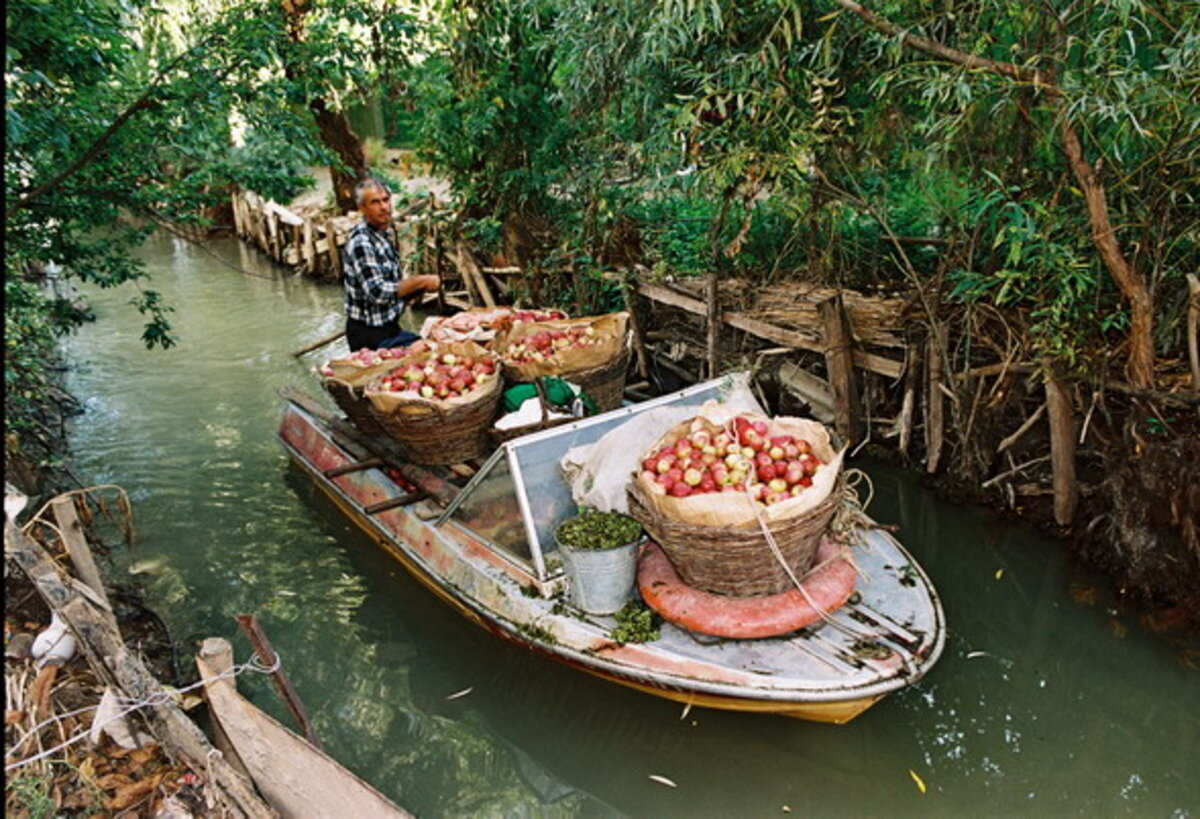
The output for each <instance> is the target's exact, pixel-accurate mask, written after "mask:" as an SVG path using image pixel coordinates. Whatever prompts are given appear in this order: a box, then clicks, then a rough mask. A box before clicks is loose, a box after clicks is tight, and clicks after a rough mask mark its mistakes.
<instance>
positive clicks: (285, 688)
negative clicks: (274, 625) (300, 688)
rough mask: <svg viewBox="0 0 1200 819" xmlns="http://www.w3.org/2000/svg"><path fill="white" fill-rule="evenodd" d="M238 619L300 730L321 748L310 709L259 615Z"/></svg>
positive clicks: (311, 742) (238, 617) (316, 746)
mask: <svg viewBox="0 0 1200 819" xmlns="http://www.w3.org/2000/svg"><path fill="white" fill-rule="evenodd" d="M237 621H238V625H239V626H241V627H242V631H244V632H245V633H246V637H247V638H249V640H250V645H252V646H253V647H254V653H255V654H256V655H258V661H259V663H261V664H262V665H264V666H266V667H267V668H268V669H270V671H268V672H267V675H268V676H269V677H270V678H271V683H272V684H273V685H274V686H275V690H276V691H278V692H279V696H280V697H282V698H283V704H284V705H286V706H287V709H288V711H290V712H291V714H292V717H293V718H294V719H295V720H296V723H297V724H298V725H299V726H300V730H302V731H303V732H304V737H305V739H307V740H308V743H309V744H310V745H312V746H313V747H314V748H320V747H321V741H320V740H319V739H317V732H316V730H314V729H313V725H312V720H310V719H309V718H308V709H307V708H305V707H304V703H303V702H302V701H301V700H300V695H299V694H297V693H296V689H295V688H294V687H293V686H292V681H291V679H289V678H288V675H287V673H286V672H285V671H284V670H283V662H282V658H281V657H280V656H279V652H277V651H276V650H275V647H274V646H272V645H271V641H270V640H268V639H267V634H266V632H264V631H263V630H262V626H261V625H259V623H258V617H256V616H255V615H254V614H239V615H237Z"/></svg>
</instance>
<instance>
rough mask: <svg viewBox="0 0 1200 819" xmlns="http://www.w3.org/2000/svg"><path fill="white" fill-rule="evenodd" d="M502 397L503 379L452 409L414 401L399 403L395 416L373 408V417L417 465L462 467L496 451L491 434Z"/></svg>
mask: <svg viewBox="0 0 1200 819" xmlns="http://www.w3.org/2000/svg"><path fill="white" fill-rule="evenodd" d="M501 393H502V389H501V379H500V378H499V377H497V378H493V379H492V380H491V381H489V382H488V384H487V386H486V387H483V388H481V389H480V390H479V395H478V396H475V397H474V399H473V400H472V401H470V402H468V403H463V404H455V405H448V404H445V403H443V402H438V401H427V400H423V399H419V398H414V399H411V400H402V401H397V402H396V404H395V408H394V409H393V410H392V411H391V412H382V411H381V410H380V409H379V408H378V407H377V406H375V405H374V404H371V415H372V416H373V417H374V418H375V420H376V421H377V422H379V425H380V426H381V427H383V430H384V432H386V433H387V434H388V435H390V436H391V437H392V438H393V439H394V440H395V441H396V442H397V443H399V444H400V448H401V449H402V450H403V452H404V455H405V457H406V458H408V460H410V461H412V462H413V463H415V464H423V465H425V466H438V465H446V464H456V463H462V462H463V461H469V460H471V459H473V458H482V457H484V456H486V455H487V454H488V453H489V452H491V451H492V442H491V439H490V438H489V437H488V431H489V430H490V429H491V426H492V422H493V421H494V420H495V417H496V411H497V409H498V408H499V406H500V396H501Z"/></svg>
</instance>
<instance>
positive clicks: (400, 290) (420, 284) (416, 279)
mask: <svg viewBox="0 0 1200 819" xmlns="http://www.w3.org/2000/svg"><path fill="white" fill-rule="evenodd" d="M441 286H442V280H441V279H440V278H439V277H437V276H434V275H432V274H430V275H426V276H409V277H408V278H407V279H401V280H400V284H399V285H397V286H396V295H398V296H399V297H400V298H402V299H407V298H409V297H411V296H415V295H418V294H420V293H436V292H437V291H438V288H440V287H441Z"/></svg>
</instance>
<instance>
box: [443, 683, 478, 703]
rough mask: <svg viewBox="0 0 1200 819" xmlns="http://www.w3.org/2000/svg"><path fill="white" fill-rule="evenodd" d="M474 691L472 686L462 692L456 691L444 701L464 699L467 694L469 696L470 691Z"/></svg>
mask: <svg viewBox="0 0 1200 819" xmlns="http://www.w3.org/2000/svg"><path fill="white" fill-rule="evenodd" d="M474 690H475V686H473V685H472V686H471V687H470V688H464V689H463V690H462V691H456V692H454V693H453V694H451V695H450V696H448V697H446V699H447V700H456V699H458V698H459V697H465V696H467V694H470V693H471V692H472V691H474Z"/></svg>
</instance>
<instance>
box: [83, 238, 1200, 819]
mask: <svg viewBox="0 0 1200 819" xmlns="http://www.w3.org/2000/svg"><path fill="white" fill-rule="evenodd" d="M206 247H207V248H208V251H207V252H206V251H205V250H202V249H199V248H197V247H195V246H191V245H188V244H186V243H184V242H181V241H179V240H174V239H169V238H163V239H158V240H155V241H154V242H153V243H152V244H151V245H149V246H148V247H147V248H146V249H145V250H144V253H143V256H144V258H145V260H146V261H147V263H148V265H149V268H150V270H151V271H152V273H153V283H152V285H151V286H152V287H154V288H155V289H158V290H160V291H161V292H162V293H163V294H164V296H165V298H166V300H167V302H168V303H170V304H171V305H173V306H174V308H175V313H174V315H173V323H174V325H175V329H176V331H177V332H178V335H179V338H180V343H179V346H178V347H176V348H174V349H172V350H169V351H166V352H154V353H148V352H146V351H145V349H144V347H143V346H142V343H141V341H140V339H139V334H140V331H141V330H140V320H139V317H138V316H137V315H136V313H135V311H134V310H133V309H132V308H131V307H129V306H128V304H127V302H128V299H129V294H128V293H123V292H122V293H112V292H101V293H97V294H94V298H93V303H94V304H95V307H96V313H97V314H98V316H99V321H98V322H96V323H95V324H93V325H89V326H88V327H86V328H84V329H83V331H82V332H80V333H79V334H78V335H77V336H75V337H72V338H71V339H69V340H67V341H66V342H65V343H64V347H65V350H66V352H67V354H68V356H69V357H70V359H71V361H72V362H73V367H72V369H71V371H70V374H69V386H70V388H71V389H72V391H73V392H74V393H75V394H76V395H77V396H78V397H79V398H80V399H81V400H82V401H83V406H84V410H85V411H84V414H83V415H82V416H80V417H79V418H77V419H75V421H74V422H73V424H72V443H73V447H74V452H75V454H74V459H73V466H74V468H75V470H76V471H77V472H78V473H79V474H80V475H81V476H82V477H83V478H84V480H86V481H88V482H91V483H105V482H111V483H117V484H120V485H121V486H123V487H125V489H126V490H127V491H128V492H129V493H130V495H131V497H132V499H133V503H134V509H135V522H136V526H137V533H138V537H139V540H138V544H137V546H136V548H135V549H134V550H132V551H123V550H119V551H118V553H117V554H116V561H117V570H118V571H119V572H128V571H130V569H136V570H137V571H138V572H139V573H140V574H139V577H140V578H142V579H143V580H144V581H145V582H146V583H147V584H148V589H149V595H150V597H151V601H152V603H153V604H154V605H155V606H156V607H157V609H158V610H159V612H160V613H161V614H162V615H163V617H164V618H165V619H166V621H167V622H168V623H169V624H170V627H171V629H172V630H173V631H174V633H175V636H176V637H177V638H179V639H181V640H184V641H186V643H187V646H188V647H189V648H192V647H194V645H195V643H196V641H198V640H200V639H202V638H204V637H207V636H224V637H228V638H230V639H231V640H233V642H234V644H235V647H236V650H237V651H238V658H239V660H244V659H245V658H246V656H247V655H248V654H249V649H248V646H247V644H246V642H245V640H244V639H243V638H242V637H241V635H240V633H239V631H238V629H237V626H236V624H235V622H234V620H233V616H234V615H235V614H238V613H241V612H255V613H257V614H258V616H259V619H260V621H261V622H262V624H263V626H264V628H265V629H266V631H267V633H268V635H269V636H270V638H271V640H272V642H273V643H274V645H275V646H276V648H277V649H278V650H279V651H280V652H281V654H282V655H283V657H284V662H285V668H286V670H287V672H288V673H289V674H290V676H291V678H292V681H293V682H294V684H295V686H296V688H297V689H298V691H299V693H300V695H301V697H302V699H303V700H304V702H305V704H306V705H307V707H308V709H309V711H310V713H311V714H312V716H313V719H314V722H315V726H316V730H317V733H318V735H319V736H320V738H321V740H322V742H323V744H324V747H325V748H326V750H327V751H329V752H330V753H331V754H332V755H333V756H334V757H335V758H337V759H338V760H339V761H341V762H342V763H343V764H345V765H346V766H347V767H349V768H350V769H352V770H353V771H355V772H356V773H358V774H359V775H360V776H362V777H363V778H364V779H366V780H368V781H369V782H371V783H372V784H373V785H375V786H376V787H378V788H379V789H380V790H381V791H383V792H384V793H386V794H387V795H388V796H390V797H392V798H393V799H394V800H395V801H397V802H398V803H399V804H401V805H403V806H404V807H406V808H407V809H408V810H410V811H413V812H414V813H417V814H418V815H421V816H447V815H454V816H463V815H471V816H475V815H484V816H547V815H552V816H554V815H562V816H576V815H582V816H601V815H603V816H609V815H629V816H647V817H658V816H721V817H724V816H779V815H782V814H783V813H784V812H787V811H790V812H791V813H793V814H799V815H819V816H905V815H921V816H929V815H936V816H963V815H970V816H993V815H1006V816H1011V815H1024V816H1062V815H1088V816H1092V815H1101V816H1121V815H1134V816H1197V815H1200V776H1198V775H1197V771H1198V770H1200V762H1198V756H1200V672H1197V671H1196V670H1194V669H1189V668H1187V667H1186V666H1185V665H1184V664H1183V663H1182V662H1181V661H1180V655H1179V653H1178V652H1176V651H1174V650H1173V649H1172V648H1171V646H1169V645H1168V644H1167V643H1165V642H1163V641H1162V640H1161V639H1159V638H1156V637H1153V636H1151V635H1148V634H1146V633H1145V632H1144V631H1143V630H1142V629H1141V628H1140V627H1139V626H1138V625H1137V622H1136V618H1134V617H1133V616H1132V615H1127V614H1123V613H1120V612H1115V611H1110V610H1109V605H1108V604H1106V603H1103V602H1101V603H1094V604H1090V605H1089V604H1085V603H1077V602H1075V600H1074V599H1073V596H1072V595H1071V594H1070V593H1069V589H1070V587H1071V586H1072V585H1073V584H1075V585H1080V584H1090V583H1092V582H1093V581H1094V578H1089V577H1087V576H1084V575H1081V574H1079V573H1078V571H1077V570H1074V569H1072V568H1070V567H1069V566H1068V565H1067V564H1066V562H1065V561H1064V559H1063V558H1062V551H1061V548H1060V547H1059V546H1058V545H1057V544H1055V543H1054V542H1051V541H1047V540H1045V539H1043V538H1041V537H1039V536H1037V535H1036V534H1034V533H1032V532H1030V531H1029V530H1028V529H1026V528H1024V527H1020V526H1016V525H1013V524H1010V523H1007V522H1002V521H999V520H997V519H996V518H995V517H994V516H993V515H991V514H990V513H988V512H986V511H982V510H975V509H964V508H959V507H954V506H950V505H948V504H945V503H941V502H939V501H937V500H936V499H934V498H933V497H932V496H931V495H930V494H929V493H927V492H926V491H924V490H923V489H921V488H920V486H919V485H918V484H916V482H915V481H914V480H913V479H912V478H911V477H909V476H906V475H903V474H901V473H899V472H896V471H892V470H889V469H886V468H875V467H872V468H870V469H869V471H870V473H871V475H872V477H873V478H874V484H875V490H876V493H875V499H874V502H873V504H872V506H871V511H872V513H873V514H874V515H875V517H876V518H878V519H880V520H881V521H885V522H889V523H897V524H899V525H900V527H901V531H900V534H899V536H900V538H901V539H902V540H903V541H904V542H905V544H906V545H907V546H908V547H909V549H910V550H911V551H912V552H913V554H914V555H915V556H916V557H917V559H918V560H919V561H920V562H921V563H922V565H923V566H924V567H925V569H926V570H927V571H928V573H929V575H930V576H931V577H932V579H933V581H934V583H935V584H936V586H937V588H938V591H939V593H940V594H941V597H942V601H943V604H944V606H945V610H946V616H947V620H948V622H949V636H948V640H947V646H946V651H945V654H944V655H943V657H942V660H941V661H940V663H939V664H938V665H937V666H936V667H935V668H934V669H933V670H932V672H931V673H930V674H929V676H928V677H926V679H925V680H923V681H922V682H921V683H919V684H917V685H915V686H913V687H911V688H910V689H908V690H906V691H903V692H900V693H897V694H893V695H892V696H890V697H888V698H886V699H885V700H883V701H882V702H880V703H879V704H878V705H876V706H875V707H874V708H872V709H870V710H869V711H867V712H866V713H865V714H864V715H863V716H861V717H859V718H858V719H857V720H856V721H855V722H853V723H852V724H850V725H848V726H841V727H833V726H825V725H816V724H810V723H804V722H799V721H795V720H788V719H784V718H779V717H763V716H752V715H737V714H729V713H720V712H712V711H704V710H701V709H694V710H692V711H691V712H690V713H689V714H687V715H686V716H684V715H683V711H682V707H681V706H679V705H677V704H674V703H670V702H667V701H664V700H658V699H656V698H652V697H649V696H646V695H642V694H637V693H635V692H632V691H627V690H625V689H622V688H620V687H618V686H615V685H612V684H609V683H604V682H601V681H598V680H594V679H592V678H591V677H588V676H587V675H584V674H581V673H579V672H575V671H571V670H569V669H566V668H562V667H559V666H557V665H555V664H554V663H552V662H550V661H548V660H545V659H543V658H539V657H536V656H533V655H531V654H528V653H526V652H523V651H521V650H519V649H516V648H514V647H511V646H508V645H506V644H503V643H501V642H500V641H498V640H496V639H495V638H493V637H491V636H489V635H488V634H486V633H485V632H483V631H482V630H480V629H478V628H477V627H475V626H473V625H471V624H469V623H467V622H466V621H465V620H462V619H460V618H459V617H458V616H457V615H455V614H454V613H453V612H451V611H450V610H449V609H448V608H447V607H446V606H444V605H443V604H442V603H440V602H439V601H438V600H436V599H435V598H434V597H433V596H432V595H431V594H430V593H428V592H427V591H425V590H424V588H423V587H421V586H419V585H418V584H417V583H416V582H415V581H413V580H411V579H410V578H408V576H407V575H405V574H404V572H403V571H402V570H401V569H400V568H399V566H398V565H396V564H394V563H393V562H392V561H390V560H389V559H388V558H386V557H384V556H383V555H381V554H378V553H377V552H376V551H375V549H374V548H373V547H372V546H371V544H370V543H369V542H368V541H367V540H366V539H365V538H364V537H363V536H361V535H360V534H359V533H358V532H357V530H355V529H352V528H351V527H350V526H349V525H348V524H347V523H346V522H345V521H344V519H342V518H341V517H340V516H339V515H338V514H337V512H336V511H335V510H334V509H332V508H331V507H330V506H329V505H328V503H326V502H324V501H323V500H322V499H321V498H320V497H317V496H316V495H315V492H314V490H313V489H312V488H311V487H310V486H308V485H306V483H305V481H304V480H303V479H302V478H301V477H300V476H299V475H298V473H296V472H295V471H294V470H293V469H292V468H290V467H289V466H288V463H287V460H286V458H285V457H284V455H283V453H282V450H281V448H280V446H279V444H278V443H277V442H276V440H275V432H276V428H277V425H278V421H279V416H280V400H279V398H278V397H277V394H276V391H277V389H278V388H279V387H281V386H283V385H285V384H299V385H302V386H304V387H306V388H307V389H309V390H310V391H311V392H313V393H314V394H316V393H317V392H318V388H317V386H316V383H315V381H314V380H313V379H312V377H311V375H310V373H309V369H308V368H309V367H310V366H311V365H312V364H314V363H315V361H316V360H317V359H319V358H320V356H306V357H305V358H304V359H300V360H297V359H295V358H293V357H292V355H291V351H292V350H295V349H298V348H300V347H302V346H304V345H305V344H306V343H309V342H311V341H314V340H317V339H319V338H321V337H323V336H325V335H328V334H329V333H332V332H334V331H336V330H337V329H338V328H339V327H340V324H341V316H340V312H341V300H340V293H339V291H338V289H337V288H336V287H335V286H328V285H324V286H323V285H317V284H314V283H312V282H310V281H307V280H302V279H299V278H295V277H293V276H291V275H290V274H285V273H281V272H279V271H277V270H274V269H272V268H271V267H270V266H269V265H268V264H266V263H264V262H263V261H262V259H261V257H259V256H258V255H257V254H256V253H255V252H253V251H251V250H248V249H246V248H244V247H242V246H240V245H238V244H236V243H234V242H232V241H214V242H210V243H208V244H207V246H206ZM213 254H216V256H219V257H220V258H221V259H224V260H225V261H226V262H228V263H230V264H232V265H235V266H237V267H241V268H243V269H245V270H246V271H249V275H248V274H247V273H243V272H238V271H235V270H234V269H231V268H230V267H229V266H228V265H227V264H224V263H222V262H221V261H218V259H217V258H216V257H215V256H214V255H213ZM337 349H343V350H344V347H333V348H330V349H329V350H328V351H327V352H332V351H333V350H337ZM1101 599H1103V595H1102V596H1101ZM239 682H240V685H241V688H242V690H243V691H244V692H246V693H247V694H248V695H249V696H250V697H251V698H252V699H253V700H254V701H255V702H256V703H258V704H259V705H260V706H262V707H263V708H265V709H266V710H267V711H269V712H271V713H272V714H274V715H276V716H277V717H278V718H279V719H281V720H282V721H283V722H285V723H289V719H288V717H287V714H286V711H285V710H284V708H283V706H282V705H281V704H280V703H279V701H278V700H277V699H276V697H275V695H274V693H273V692H272V690H271V689H270V687H269V685H267V684H266V683H265V682H264V680H263V678H261V677H259V676H257V675H252V674H251V675H245V676H243V677H241V678H240V680H239ZM467 689H470V692H469V693H467V694H465V695H463V696H460V697H457V698H453V699H451V698H450V697H451V696H452V695H454V694H457V693H459V692H463V691H465V690H467ZM910 772H911V773H912V774H915V775H916V776H917V777H919V778H920V780H921V781H922V782H923V783H924V785H925V787H926V791H925V792H924V793H922V791H921V789H920V788H919V787H918V783H917V781H916V780H915V779H914V778H913V776H912V775H910ZM651 775H657V776H660V777H665V778H667V779H669V780H671V781H672V782H674V783H675V785H676V787H673V788H672V787H669V786H667V785H665V784H662V783H660V782H657V781H654V780H652V779H650V777H651Z"/></svg>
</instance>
